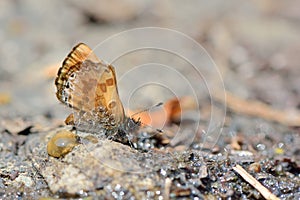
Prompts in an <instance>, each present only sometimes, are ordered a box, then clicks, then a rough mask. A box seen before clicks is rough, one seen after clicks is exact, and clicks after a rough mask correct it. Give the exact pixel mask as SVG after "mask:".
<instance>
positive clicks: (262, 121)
mask: <svg viewBox="0 0 300 200" xmlns="http://www.w3.org/2000/svg"><path fill="white" fill-rule="evenodd" d="M0 4H1V6H0V10H1V11H0V13H1V14H0V23H1V27H2V28H1V30H0V33H1V34H0V39H1V44H2V45H1V47H0V60H1V62H0V133H1V138H0V154H1V160H0V198H1V199H53V198H74V199H76V198H85V199H96V198H97V197H102V199H220V198H224V199H226V198H228V199H238V198H241V199H262V198H268V197H266V196H263V194H262V191H261V189H262V187H265V188H266V189H267V190H268V192H269V193H268V195H269V199H276V197H278V198H280V199H299V198H300V190H299V188H300V175H299V172H300V137H299V126H300V120H299V116H300V114H299V112H300V111H299V107H300V106H299V105H300V98H299V97H300V87H299V85H300V82H299V78H298V77H299V76H300V70H299V64H300V62H299V58H298V55H299V51H300V40H299V36H298V35H299V33H300V26H299V19H300V15H299V12H298V10H297V8H298V7H299V3H298V2H294V1H285V2H284V3H277V4H276V5H274V4H273V2H271V1H263V2H260V1H254V2H247V3H243V4H241V3H240V2H238V1H227V2H226V3H225V2H222V1H219V2H215V3H208V2H201V1H195V2H193V4H184V3H182V2H181V1H174V2H173V3H170V2H161V1H151V2H148V1H123V3H120V2H118V3H116V2H115V1H101V3H99V2H96V1H88V2H86V3H85V4H83V3H82V2H80V1H64V2H61V1H51V2H43V3H41V2H39V1H34V0H30V1H22V2H21V1H20V2H19V1H2V2H1V3H0ZM108 10H109V11H110V12H108ZM144 26H159V27H164V28H169V29H174V30H176V31H180V32H182V33H184V34H186V35H188V36H190V37H191V38H193V39H194V40H195V41H197V42H198V43H199V44H201V45H202V46H203V47H204V48H205V49H206V51H207V52H208V54H209V55H210V56H211V57H212V59H213V60H214V62H215V63H216V65H217V66H218V70H219V72H220V74H221V77H222V79H223V81H224V88H220V89H221V91H222V92H219V93H218V91H219V90H218V91H217V92H216V93H214V92H211V93H210V92H209V90H210V89H211V88H209V86H210V85H208V89H207V88H205V87H202V85H201V86H199V88H198V87H197V90H196V93H197V97H198V98H197V102H198V105H197V106H196V107H195V106H194V104H193V102H190V101H181V103H182V102H184V103H183V104H184V106H183V107H182V111H184V112H183V115H182V118H180V119H178V115H177V113H176V112H175V111H174V108H173V107H171V108H172V109H171V108H170V107H167V106H163V107H162V108H165V109H166V110H167V111H168V112H167V117H161V116H165V115H164V114H165V113H163V112H161V110H162V109H161V108H155V109H154V111H153V113H155V114H153V116H154V117H155V119H153V121H152V122H153V124H154V121H156V122H155V123H157V121H162V120H166V121H167V123H166V124H165V126H164V127H163V130H162V131H160V130H156V129H155V128H156V127H155V126H153V127H140V128H139V129H137V130H136V131H135V132H130V133H129V134H125V135H123V137H125V138H126V139H127V140H126V141H125V142H124V140H122V139H120V137H121V135H117V136H116V137H110V138H107V137H103V135H101V136H99V135H97V134H91V133H88V132H82V131H76V130H75V129H74V127H72V126H66V125H65V124H64V119H65V118H66V117H67V116H68V114H70V113H71V112H72V110H70V109H68V108H66V107H65V106H63V105H62V104H61V103H59V101H58V100H57V99H56V96H55V91H56V89H55V85H54V79H55V77H56V73H57V70H58V68H59V67H60V65H61V63H62V61H63V59H64V58H65V56H66V55H67V54H68V53H69V52H70V50H71V48H72V47H73V46H74V45H75V44H77V43H78V42H85V43H87V44H89V46H91V47H94V46H96V45H97V44H98V43H100V42H102V41H103V40H105V39H107V38H108V37H109V36H111V35H113V34H117V33H120V32H122V31H125V30H128V29H131V28H136V27H144ZM131 42H132V41H122V43H121V44H119V45H120V46H118V45H116V46H110V47H109V48H110V49H121V48H123V47H126V46H127V45H128V46H130V43H131ZM176 45H177V44H172V43H171V44H169V46H170V47H172V46H176ZM182 48H183V49H184V48H187V49H188V47H187V46H185V45H184V44H182ZM110 51H111V50H110ZM104 54H105V52H103V54H102V53H101V52H100V53H99V52H97V55H98V56H99V57H100V58H102V55H104ZM104 59H105V56H104ZM142 61H148V62H150V61H151V62H154V61H157V62H158V63H159V62H162V63H164V64H165V63H168V64H169V66H171V67H172V66H175V64H176V63H180V62H179V61H177V58H171V57H169V56H167V55H166V54H165V53H164V52H155V53H153V52H147V51H145V52H136V53H135V54H132V55H130V56H129V57H128V59H127V60H119V61H117V62H116V63H115V64H114V65H115V66H116V71H117V76H118V77H121V75H122V74H125V72H128V71H129V70H128V69H130V66H131V65H133V64H132V63H134V64H136V63H141V62H142ZM126 66H129V68H126ZM179 66H182V68H180V67H179V68H177V69H179V72H180V73H182V74H188V75H189V76H188V78H189V80H190V81H192V82H193V81H194V80H195V77H193V72H192V71H190V69H191V68H189V66H188V65H185V64H184V63H181V65H179ZM157 76H158V75H157ZM146 77H147V78H148V77H149V75H147V74H146V75H145V74H144V75H143V74H142V75H141V76H135V78H137V79H136V80H135V81H130V80H126V81H120V82H119V89H120V96H121V99H122V98H124V97H125V96H126V95H129V94H128V90H127V88H130V87H132V86H135V85H136V83H137V82H138V81H141V80H144V79H146ZM154 78H156V76H155V77H154V76H153V79H154ZM163 78H164V79H168V80H169V81H170V82H172V83H174V85H175V86H176V85H177V86H178V90H176V92H177V95H179V96H180V95H182V96H188V97H189V96H191V94H189V93H187V92H186V90H185V88H184V87H182V84H180V83H178V80H176V79H175V78H174V77H172V76H169V77H163ZM205 78H206V79H207V83H210V82H209V81H210V80H212V82H213V83H214V79H215V78H216V77H215V76H214V75H212V76H207V77H205ZM194 83H195V81H194ZM201 83H202V82H201ZM194 89H195V88H194ZM223 89H225V92H224V90H223ZM225 94H226V95H227V101H226V102H224V99H222V98H220V96H221V97H223V96H224V95H225ZM160 101H162V102H163V103H164V105H174V104H173V103H174V102H173V96H172V95H169V94H168V95H167V92H165V91H160V90H155V89H153V88H147V87H145V88H144V90H142V92H140V93H138V95H136V96H135V99H134V100H133V102H135V104H134V103H133V106H132V108H131V107H130V109H131V110H134V111H136V110H141V109H145V108H148V107H150V106H151V105H154V104H156V103H158V102H160ZM123 103H124V102H123ZM130 105H131V104H130ZM212 105H213V107H212ZM124 107H125V108H126V109H127V108H128V107H127V105H125V103H124ZM212 108H213V111H214V113H213V114H212ZM224 108H226V116H225V115H224V110H225V109H224ZM168 109H169V110H168ZM185 111H186V112H185ZM198 112H200V113H201V117H200V119H198V115H197V113H198ZM143 119H144V118H143V117H142V120H143ZM220 119H221V120H220ZM219 120H220V121H219ZM195 123H197V124H198V125H199V126H198V127H197V128H196V129H195V128H194V125H195ZM159 128H160V127H159ZM64 131H70V132H68V134H69V135H68V136H66V138H67V142H69V143H70V144H71V146H69V149H67V150H66V152H63V151H64V150H65V149H64V148H63V149H58V150H56V149H55V151H56V152H58V155H61V156H56V157H53V156H49V154H48V152H49V151H47V145H49V141H51V140H53V136H54V135H56V134H57V133H60V132H64ZM74 133H75V134H76V135H75V136H74V138H75V139H74V140H73V136H71V135H72V134H74ZM128 141H130V142H128ZM237 166H241V167H242V168H243V169H245V170H246V171H247V172H248V173H249V174H250V175H251V176H252V177H253V178H254V179H255V180H257V181H259V183H261V184H262V187H260V189H257V188H255V186H253V185H252V184H251V182H250V181H249V179H248V180H246V179H245V178H243V177H242V175H241V174H240V173H239V172H238V171H236V170H235V169H236V168H235V167H237ZM262 190H263V189H262ZM275 196H276V197H275Z"/></svg>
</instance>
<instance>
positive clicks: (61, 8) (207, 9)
mask: <svg viewBox="0 0 300 200" xmlns="http://www.w3.org/2000/svg"><path fill="white" fill-rule="evenodd" d="M299 7H300V2H299V1H292V0H287V1H280V2H276V3H274V2H273V1H271V0H265V1H257V0H254V1H246V2H242V3H241V2H240V1H237V0H228V1H213V2H210V1H189V2H188V3H187V2H183V1H180V0H174V1H160V0H152V1H150V0H123V1H118V0H102V1H96V0H87V1H79V0H66V1H59V0H53V1H38V0H24V1H19V0H14V1H9V0H2V1H1V2H0V25H1V29H0V41H1V46H0V115H1V117H8V116H10V117H15V116H32V115H35V114H43V115H46V116H47V115H55V116H60V117H62V118H63V117H64V116H65V115H66V114H65V113H66V112H65V110H64V109H65V108H63V106H61V105H59V103H58V101H57V99H56V97H55V86H54V78H55V76H56V72H57V69H58V67H59V65H60V63H61V62H62V61H63V60H64V58H65V56H66V55H67V54H68V53H69V51H70V50H71V48H72V47H73V46H74V45H76V44H77V43H78V42H85V43H86V44H88V45H89V46H91V47H94V46H96V45H97V44H99V43H100V42H102V41H103V40H105V39H107V38H108V37H110V36H111V35H114V34H117V33H119V32H122V31H125V30H128V29H132V28H137V27H147V26H155V27H164V28H169V29H174V30H176V31H179V32H182V33H184V34H186V35H188V36H190V37H191V38H193V39H194V40H195V41H197V42H198V43H200V44H201V45H202V46H203V47H204V48H205V49H206V50H207V52H208V54H209V55H210V56H211V57H212V59H213V60H214V61H215V62H216V64H217V66H218V67H219V70H220V72H221V74H222V77H223V80H224V83H225V88H226V90H228V91H230V92H232V93H233V94H235V95H237V96H239V97H241V98H244V99H250V100H251V99H253V100H259V101H261V102H264V103H266V104H269V105H271V106H272V107H273V108H276V109H283V110H291V111H295V110H299V108H300V98H299V97H300V96H299V95H300V87H299V85H300V79H299V76H300V70H299V63H300V61H299V54H300V38H299V33H300V12H299ZM113 48H118V46H115V47H113ZM97 55H98V54H97ZM98 56H99V57H100V58H101V55H98ZM104 59H105V58H104ZM204 96H206V95H204ZM204 98H205V97H204Z"/></svg>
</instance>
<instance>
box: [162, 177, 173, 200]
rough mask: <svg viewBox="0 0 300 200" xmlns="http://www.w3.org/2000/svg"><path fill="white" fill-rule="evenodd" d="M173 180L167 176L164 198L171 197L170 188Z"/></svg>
mask: <svg viewBox="0 0 300 200" xmlns="http://www.w3.org/2000/svg"><path fill="white" fill-rule="evenodd" d="M171 184H172V180H171V179H170V178H166V180H165V192H164V199H166V200H168V199H170V189H171Z"/></svg>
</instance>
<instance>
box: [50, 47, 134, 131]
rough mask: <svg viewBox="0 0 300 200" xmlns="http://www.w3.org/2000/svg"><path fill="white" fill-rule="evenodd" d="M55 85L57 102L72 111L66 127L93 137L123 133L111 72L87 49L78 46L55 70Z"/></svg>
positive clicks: (124, 123) (120, 107)
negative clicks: (103, 132)
mask: <svg viewBox="0 0 300 200" xmlns="http://www.w3.org/2000/svg"><path fill="white" fill-rule="evenodd" d="M55 85H56V87H57V92H56V96H57V98H58V99H59V100H60V101H61V102H62V103H64V104H66V105H68V106H69V107H71V108H72V109H73V113H72V114H71V115H70V116H69V117H67V119H66V121H65V122H66V124H72V125H74V126H75V127H76V129H77V130H81V131H86V132H94V133H98V132H100V131H103V130H106V132H117V131H118V130H120V129H124V130H126V129H127V128H126V127H127V124H129V123H128V118H126V117H125V112H124V108H123V105H122V102H121V100H120V98H119V94H118V88H117V80H116V73H115V69H114V67H113V66H112V65H110V64H107V63H105V62H104V61H102V60H100V59H99V58H98V57H97V56H96V55H95V54H94V53H93V51H92V50H91V49H90V48H89V47H88V46H87V45H85V44H83V43H80V44H78V45H76V46H75V47H74V48H73V50H72V51H71V52H70V53H69V55H68V56H67V58H66V59H65V60H64V62H63V64H62V67H61V68H60V69H59V70H58V74H57V78H56V80H55ZM136 124H138V122H136Z"/></svg>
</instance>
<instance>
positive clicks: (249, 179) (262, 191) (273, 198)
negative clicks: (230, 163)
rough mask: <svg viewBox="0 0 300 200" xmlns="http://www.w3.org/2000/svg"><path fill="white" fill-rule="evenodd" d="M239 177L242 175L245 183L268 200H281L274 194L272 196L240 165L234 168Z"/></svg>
mask: <svg viewBox="0 0 300 200" xmlns="http://www.w3.org/2000/svg"><path fill="white" fill-rule="evenodd" d="M232 168H233V170H234V171H236V172H237V173H238V174H239V175H241V176H242V177H243V178H244V179H245V181H247V182H248V183H249V184H250V185H252V186H253V187H254V188H255V189H257V190H258V191H259V192H260V194H261V195H262V196H263V197H264V198H265V199H268V200H279V198H278V197H276V196H275V195H274V194H272V193H271V192H270V191H269V190H268V189H267V188H266V187H265V186H263V185H262V184H261V183H260V182H258V181H257V180H256V179H255V178H254V177H253V176H251V175H250V174H249V173H248V172H247V171H246V170H244V169H243V168H242V167H241V166H240V165H236V166H235V167H232Z"/></svg>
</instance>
